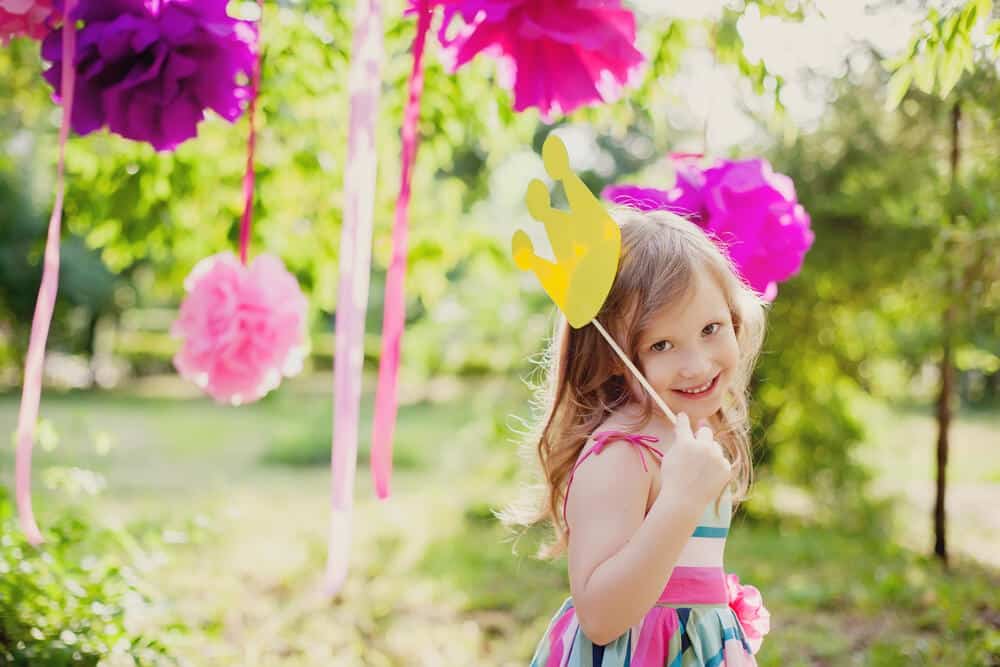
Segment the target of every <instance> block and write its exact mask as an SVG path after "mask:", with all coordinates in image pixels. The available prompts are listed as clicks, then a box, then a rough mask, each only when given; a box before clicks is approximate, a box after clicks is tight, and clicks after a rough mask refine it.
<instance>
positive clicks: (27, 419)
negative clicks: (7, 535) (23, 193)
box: [14, 0, 76, 545]
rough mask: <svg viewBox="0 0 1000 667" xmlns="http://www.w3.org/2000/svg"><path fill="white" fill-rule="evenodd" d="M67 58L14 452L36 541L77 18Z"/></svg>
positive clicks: (67, 37) (67, 26)
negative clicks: (34, 483) (37, 453)
mask: <svg viewBox="0 0 1000 667" xmlns="http://www.w3.org/2000/svg"><path fill="white" fill-rule="evenodd" d="M75 4H76V0H66V5H65V8H64V16H70V15H71V14H72V11H73V8H74V5H75ZM62 49H63V62H64V63H67V64H68V65H69V66H65V67H63V70H62V84H61V91H62V105H63V113H62V125H61V127H60V128H59V161H58V166H57V168H56V198H55V203H54V205H53V207H52V216H51V217H50V218H49V231H48V237H47V238H46V240H45V260H44V261H45V265H44V268H43V269H42V282H41V285H40V286H39V288H38V300H37V301H36V302H35V314H34V317H33V319H32V321H31V338H30V340H29V342H28V355H27V358H26V359H25V362H24V385H23V386H22V387H21V406H20V410H19V411H18V416H17V451H16V453H15V456H14V488H15V497H16V500H17V514H18V520H19V521H20V524H21V530H22V531H24V534H25V536H26V537H27V539H28V541H29V542H30V543H31V544H34V545H38V544H41V543H42V541H43V538H42V533H41V531H40V530H39V529H38V524H37V523H36V522H35V515H34V512H33V511H32V509H31V448H32V445H33V444H34V441H35V423H36V422H37V421H38V406H39V403H40V401H41V397H42V371H43V369H44V365H45V343H46V341H47V339H48V336H49V325H50V324H51V323H52V311H53V309H54V308H55V303H56V294H57V293H58V291H59V240H60V237H61V235H62V210H63V198H64V195H65V191H66V183H65V163H66V142H67V141H68V139H69V128H70V118H71V117H72V114H73V86H74V84H75V82H76V66H75V64H76V63H75V56H76V26H75V24H74V23H73V21H72V20H67V21H65V22H64V24H63V41H62Z"/></svg>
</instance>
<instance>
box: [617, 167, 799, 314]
mask: <svg viewBox="0 0 1000 667" xmlns="http://www.w3.org/2000/svg"><path fill="white" fill-rule="evenodd" d="M671 157H672V160H673V162H674V167H675V170H676V173H677V179H676V183H675V184H674V187H672V188H671V189H669V190H658V189H656V188H640V187H637V186H631V185H614V186H609V187H607V188H605V189H604V191H603V193H602V196H603V197H604V198H605V199H608V200H609V201H612V202H614V203H617V204H623V205H626V206H631V207H633V208H637V209H639V210H669V211H672V212H674V213H677V214H679V215H682V216H684V217H686V218H687V219H689V220H691V221H692V222H694V223H696V224H697V225H698V226H699V227H701V228H702V229H704V230H705V232H706V233H707V234H708V235H709V236H710V237H711V238H712V239H713V240H714V241H715V242H716V243H718V244H719V245H720V246H721V247H722V248H723V249H724V250H725V251H726V252H727V253H728V255H729V257H730V259H731V260H732V262H733V265H734V266H735V267H736V269H737V270H738V271H739V272H740V275H742V277H743V279H744V280H745V281H746V282H747V284H749V285H750V287H752V288H753V289H754V290H755V291H756V292H757V293H758V294H760V295H761V297H762V298H763V299H765V300H766V301H773V300H774V298H775V297H776V296H777V294H778V283H779V282H781V281H784V280H787V279H788V278H791V277H792V276H794V275H795V274H797V273H798V272H799V270H800V269H801V268H802V263H803V260H804V258H805V254H806V252H808V250H809V248H810V247H812V244H813V241H814V240H815V235H814V234H813V232H812V230H811V229H810V222H811V221H810V218H809V214H808V213H807V212H806V210H805V209H804V208H803V207H802V205H801V204H799V202H798V200H797V199H796V195H795V185H794V184H793V183H792V179H790V178H788V177H787V176H785V175H784V174H778V173H775V172H774V171H773V170H772V169H771V165H770V164H769V163H768V161H767V160H764V159H760V158H754V159H749V160H736V161H732V160H720V161H719V162H717V163H716V164H715V165H713V166H711V167H709V168H708V169H705V170H702V169H701V168H700V167H699V166H698V165H697V164H696V163H695V162H694V157H696V156H692V155H674V156H671Z"/></svg>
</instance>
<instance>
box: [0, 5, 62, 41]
mask: <svg viewBox="0 0 1000 667" xmlns="http://www.w3.org/2000/svg"><path fill="white" fill-rule="evenodd" d="M54 13H55V10H54V9H53V7H52V0H0V44H6V43H7V42H8V41H9V40H10V38H11V37H18V36H21V35H23V36H25V37H31V38H32V39H41V38H42V37H44V36H45V35H46V34H47V33H48V32H49V30H50V26H49V25H48V19H49V17H50V16H52V15H53V14H54Z"/></svg>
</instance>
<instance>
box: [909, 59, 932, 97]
mask: <svg viewBox="0 0 1000 667" xmlns="http://www.w3.org/2000/svg"><path fill="white" fill-rule="evenodd" d="M935 56H936V54H934V53H926V54H924V56H923V57H922V58H920V59H919V60H916V61H914V63H913V84H914V85H915V86H916V87H917V88H919V89H920V90H922V91H924V92H925V93H927V94H930V93H931V92H933V90H934V69H935V67H934V66H935V64H936V62H935V60H936V58H935Z"/></svg>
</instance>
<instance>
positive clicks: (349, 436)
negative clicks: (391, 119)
mask: <svg viewBox="0 0 1000 667" xmlns="http://www.w3.org/2000/svg"><path fill="white" fill-rule="evenodd" d="M381 69H382V8H381V3H380V2H379V1H378V0H358V4H357V7H356V9H355V19H354V38H353V44H352V45H351V69H350V72H349V74H348V76H349V79H348V90H349V95H350V105H351V111H350V120H349V130H348V132H349V133H348V139H347V161H346V163H345V164H346V169H345V171H344V218H343V226H342V228H341V232H340V286H339V289H338V292H337V316H336V349H335V354H334V369H333V376H334V387H333V399H334V405H333V442H332V443H331V449H332V452H331V458H330V468H331V476H332V480H331V505H332V507H331V515H330V535H329V544H328V547H327V568H326V574H325V577H324V583H323V588H324V592H325V593H326V594H327V595H330V596H333V595H335V594H336V593H337V592H338V591H339V590H340V588H341V586H342V585H343V583H344V580H345V579H346V578H347V569H348V556H349V553H350V546H351V511H352V509H353V503H354V473H355V469H356V467H357V454H358V411H359V408H360V404H361V370H362V364H363V362H364V335H365V311H366V310H367V308H368V283H369V272H370V269H371V246H372V214H373V210H374V206H375V176H376V166H377V162H376V153H375V126H376V120H377V117H378V106H379V91H380V88H381V85H382V72H381Z"/></svg>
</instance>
